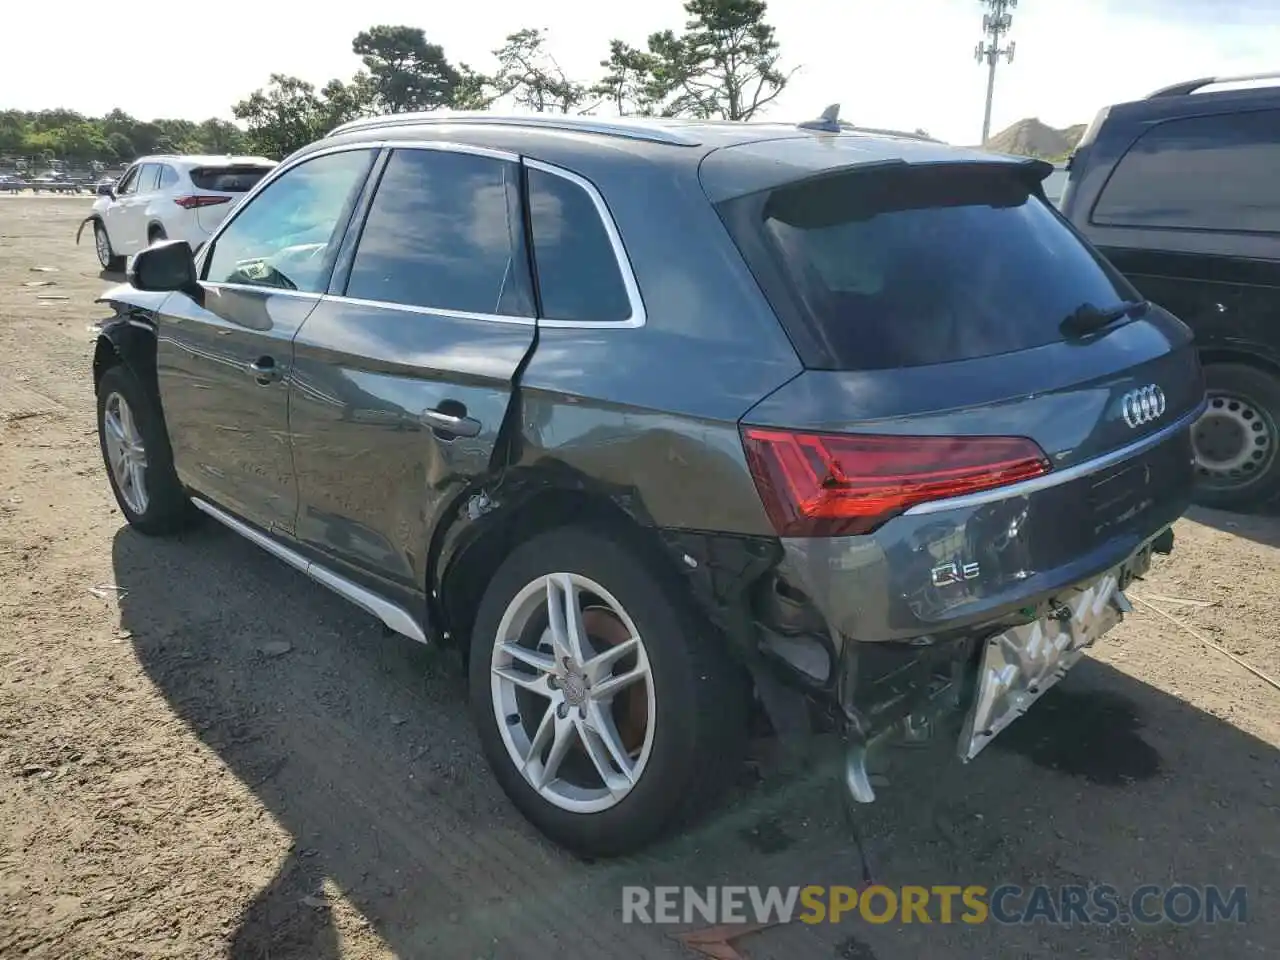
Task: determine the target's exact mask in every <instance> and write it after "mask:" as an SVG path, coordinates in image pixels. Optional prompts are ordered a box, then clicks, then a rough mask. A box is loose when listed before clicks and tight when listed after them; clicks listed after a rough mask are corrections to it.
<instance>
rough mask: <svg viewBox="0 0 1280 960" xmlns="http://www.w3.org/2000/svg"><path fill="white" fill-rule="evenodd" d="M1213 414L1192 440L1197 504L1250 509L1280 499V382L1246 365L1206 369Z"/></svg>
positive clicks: (1199, 423) (1204, 419)
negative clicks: (1275, 498)
mask: <svg viewBox="0 0 1280 960" xmlns="http://www.w3.org/2000/svg"><path fill="white" fill-rule="evenodd" d="M1204 373H1205V384H1206V392H1207V393H1208V396H1209V409H1208V410H1207V411H1206V412H1205V414H1204V416H1203V417H1201V418H1200V419H1199V420H1198V421H1196V424H1195V426H1194V427H1193V428H1192V431H1191V435H1192V441H1193V446H1194V451H1195V459H1196V482H1197V483H1196V492H1195V500H1196V502H1197V503H1199V504H1201V505H1203V506H1206V507H1214V508H1217V509H1220V510H1249V509H1253V508H1256V507H1259V506H1261V505H1263V504H1264V503H1266V502H1267V501H1269V500H1270V499H1271V498H1273V497H1275V496H1276V495H1277V494H1280V378H1278V377H1277V376H1276V375H1275V374H1273V373H1270V372H1268V371H1265V370H1261V369H1259V368H1257V367H1251V366H1248V365H1247V364H1242V363H1214V364H1210V365H1208V366H1206V367H1205V371H1204Z"/></svg>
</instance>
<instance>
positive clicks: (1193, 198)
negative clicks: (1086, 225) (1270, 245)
mask: <svg viewBox="0 0 1280 960" xmlns="http://www.w3.org/2000/svg"><path fill="white" fill-rule="evenodd" d="M1278 172H1280V110H1258V111H1254V112H1250V113H1237V114H1229V115H1223V116H1216V117H1191V118H1188V119H1185V120H1170V121H1167V122H1165V123H1162V124H1160V125H1159V126H1157V127H1154V128H1152V129H1151V130H1149V131H1148V132H1147V133H1146V134H1145V135H1143V137H1142V138H1141V139H1139V140H1138V142H1137V143H1135V144H1134V145H1133V147H1132V148H1130V150H1129V152H1128V153H1127V154H1125V156H1124V159H1122V160H1121V161H1120V163H1119V165H1118V166H1117V167H1116V169H1115V172H1114V173H1112V175H1111V179H1110V180H1108V181H1107V186H1106V188H1105V189H1104V190H1103V193H1102V196H1101V197H1100V198H1099V200H1098V203H1097V206H1095V207H1094V210H1093V218H1092V219H1093V222H1094V223H1097V224H1101V225H1104V226H1133V227H1166V228H1172V229H1179V228H1181V229H1199V230H1236V231H1260V232H1276V231H1280V176H1277V173H1278Z"/></svg>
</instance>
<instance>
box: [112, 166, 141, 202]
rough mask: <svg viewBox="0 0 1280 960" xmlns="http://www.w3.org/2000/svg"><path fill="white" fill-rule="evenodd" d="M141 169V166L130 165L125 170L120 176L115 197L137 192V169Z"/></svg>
mask: <svg viewBox="0 0 1280 960" xmlns="http://www.w3.org/2000/svg"><path fill="white" fill-rule="evenodd" d="M141 169H142V168H141V167H130V168H129V169H128V170H127V171H126V172H125V175H124V176H123V177H121V178H120V183H119V185H118V186H117V187H116V196H117V197H127V196H129V195H130V194H132V193H137V191H138V171H139V170H141Z"/></svg>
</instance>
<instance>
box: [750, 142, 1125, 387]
mask: <svg viewBox="0 0 1280 960" xmlns="http://www.w3.org/2000/svg"><path fill="white" fill-rule="evenodd" d="M1033 190H1034V188H1033V186H1032V183H1031V180H1030V178H1028V177H1027V176H1026V173H1025V171H1021V170H1018V169H1016V168H1012V167H1008V166H1002V165H1000V166H998V165H994V164H992V165H976V164H967V165H963V166H960V165H956V166H945V167H941V166H934V167H915V168H906V169H903V168H896V169H891V170H878V171H877V170H868V171H852V172H847V173H840V174H837V175H835V176H828V177H822V178H820V179H816V180H810V181H806V182H804V183H802V184H797V185H793V186H788V187H783V188H781V189H778V190H775V191H773V192H772V194H771V195H770V196H769V197H768V199H767V201H766V202H765V203H764V205H763V210H762V216H761V217H760V220H759V229H761V230H762V231H763V234H764V240H765V242H764V243H762V244H759V245H757V246H756V247H755V249H756V251H757V255H760V254H761V253H762V254H763V255H766V256H770V257H773V258H775V260H776V262H777V263H778V264H779V265H780V266H781V267H782V271H781V273H782V275H783V277H784V278H785V280H786V282H787V285H788V286H789V287H790V294H791V296H792V297H794V298H795V299H796V300H798V301H799V303H800V305H801V310H800V313H801V314H802V317H803V320H802V322H804V323H806V324H807V325H808V326H809V328H810V329H809V330H808V331H807V333H808V335H809V337H811V338H813V339H814V340H816V341H817V342H819V343H821V344H822V345H823V347H824V351H823V352H824V353H826V354H827V356H828V357H829V358H830V359H829V361H828V363H829V364H830V365H834V366H835V367H837V368H838V369H860V370H866V369H881V368H888V367H904V366H917V365H922V364H932V363H946V362H949V361H954V360H964V359H970V358H974V357H983V356H992V355H995V354H1001V353H1008V352H1011V351H1015V350H1025V349H1029V348H1032V347H1037V346H1042V345H1044V344H1046V343H1051V342H1054V341H1057V340H1061V339H1063V334H1062V332H1061V330H1060V329H1059V325H1060V324H1061V322H1062V320H1063V319H1064V318H1065V317H1066V316H1068V315H1069V314H1071V313H1072V312H1073V311H1075V310H1077V309H1078V308H1079V307H1080V306H1081V305H1082V304H1085V303H1092V304H1095V305H1097V306H1100V307H1103V306H1110V305H1112V304H1115V303H1117V302H1118V301H1122V300H1126V299H1130V298H1132V297H1134V293H1133V291H1132V290H1131V289H1130V288H1129V287H1128V285H1127V284H1126V283H1125V281H1123V280H1122V279H1121V278H1120V277H1119V276H1118V275H1117V274H1115V272H1114V271H1112V270H1110V269H1109V268H1108V267H1107V266H1106V265H1105V264H1104V262H1103V261H1102V260H1101V259H1100V258H1099V257H1098V256H1096V255H1095V254H1094V253H1093V252H1092V250H1091V249H1090V248H1089V247H1087V246H1086V245H1085V244H1084V243H1082V242H1081V241H1080V240H1079V239H1078V238H1077V237H1076V235H1075V234H1074V233H1073V232H1072V230H1071V229H1070V228H1069V227H1068V226H1066V224H1065V223H1064V222H1063V221H1062V220H1061V219H1060V218H1059V217H1058V215H1057V214H1056V213H1055V212H1054V211H1053V210H1052V209H1051V208H1050V206H1049V205H1048V204H1047V203H1046V202H1045V201H1044V200H1043V199H1041V198H1040V196H1039V195H1038V194H1037V193H1035V192H1033ZM732 202H734V203H737V202H740V201H732ZM731 222H734V221H732V218H731ZM736 222H739V223H740V221H736ZM739 229H740V227H739ZM745 247H746V245H744V248H745ZM748 259H750V257H749V258H748ZM776 292H777V291H774V293H775V294H776ZM779 312H780V314H784V315H785V314H786V312H787V311H779ZM793 312H794V311H793Z"/></svg>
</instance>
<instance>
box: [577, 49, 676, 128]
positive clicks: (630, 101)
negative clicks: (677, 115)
mask: <svg viewBox="0 0 1280 960" xmlns="http://www.w3.org/2000/svg"><path fill="white" fill-rule="evenodd" d="M600 66H602V67H603V68H604V69H605V71H606V73H605V75H604V76H603V77H602V78H601V79H600V80H599V82H597V83H596V84H595V85H594V86H593V87H592V88H591V91H590V92H591V95H592V96H595V97H598V98H600V100H601V101H602V102H603V103H607V104H609V105H610V106H611V107H612V108H613V109H614V110H615V111H617V113H618V114H619V115H620V116H626V115H627V114H640V115H642V116H647V115H650V114H652V113H654V112H655V110H656V109H657V108H658V106H659V102H660V100H661V98H662V90H661V88H660V87H659V86H657V84H656V76H657V73H658V70H659V63H658V58H657V57H655V56H654V55H653V54H651V53H648V52H646V51H644V50H637V49H636V48H635V47H633V46H631V44H629V43H624V42H623V41H621V40H611V41H609V56H608V58H607V59H605V60H601V61H600Z"/></svg>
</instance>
